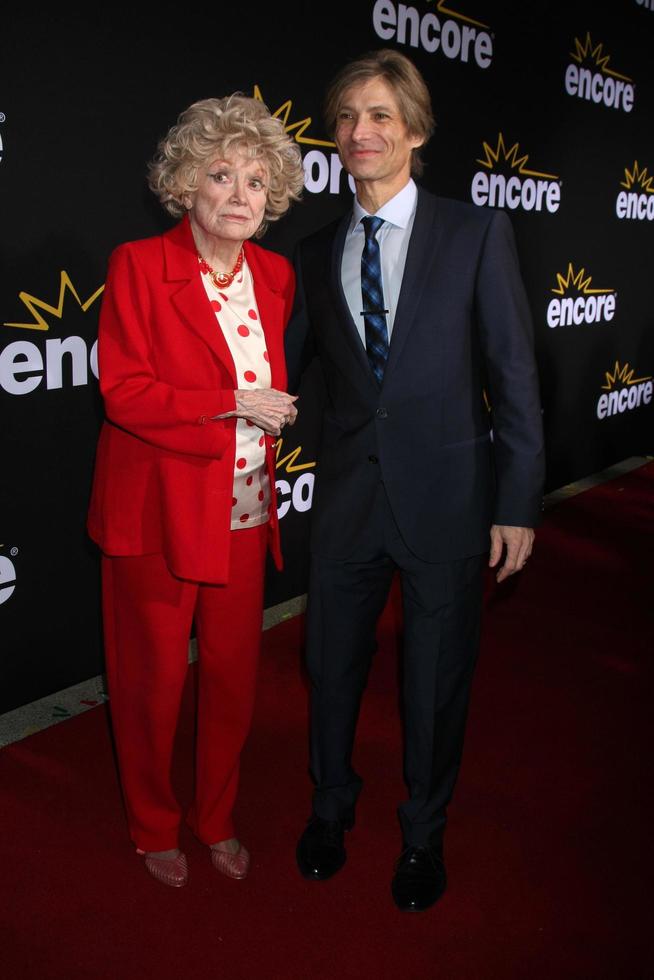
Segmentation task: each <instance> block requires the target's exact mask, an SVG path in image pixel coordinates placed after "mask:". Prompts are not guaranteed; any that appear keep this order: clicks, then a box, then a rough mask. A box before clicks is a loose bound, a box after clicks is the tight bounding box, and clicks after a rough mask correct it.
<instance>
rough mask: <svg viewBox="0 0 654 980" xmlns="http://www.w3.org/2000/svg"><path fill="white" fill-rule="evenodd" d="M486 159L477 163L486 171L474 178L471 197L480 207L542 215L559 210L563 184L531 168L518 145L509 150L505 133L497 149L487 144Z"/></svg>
mask: <svg viewBox="0 0 654 980" xmlns="http://www.w3.org/2000/svg"><path fill="white" fill-rule="evenodd" d="M483 151H484V157H483V159H480V160H477V163H480V164H481V166H482V167H485V168H486V170H478V171H477V173H476V174H475V175H474V177H473V178H472V184H471V187H470V194H471V197H472V201H473V204H476V205H478V206H479V207H486V206H487V207H490V208H509V209H510V210H512V211H515V210H516V208H521V209H522V210H523V211H542V210H543V209H545V210H546V211H549V213H550V214H554V213H555V212H556V211H558V210H559V205H560V203H561V181H560V179H559V178H558V177H557V176H556V175H555V174H546V173H542V172H541V171H539V170H531V169H529V168H528V167H527V163H528V161H529V157H528V155H527V154H526V153H523V154H522V156H521V155H520V147H519V144H518V143H514V144H513V146H512V147H510V148H507V144H506V142H505V140H504V136H503V134H502V133H500V134H499V136H498V137H497V143H496V145H495V147H492V146H491V144H490V143H484V144H483Z"/></svg>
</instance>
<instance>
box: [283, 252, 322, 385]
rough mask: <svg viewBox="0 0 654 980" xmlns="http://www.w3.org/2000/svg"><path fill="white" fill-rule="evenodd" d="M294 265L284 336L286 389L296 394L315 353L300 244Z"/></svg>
mask: <svg viewBox="0 0 654 980" xmlns="http://www.w3.org/2000/svg"><path fill="white" fill-rule="evenodd" d="M294 267H295V301H294V303H293V309H292V311H291V317H290V320H289V323H288V326H287V328H286V334H285V337H284V347H285V351H286V370H287V373H288V390H289V392H291V394H297V392H298V390H299V387H300V379H301V377H302V373H303V372H304V371H305V369H306V368H307V367H308V365H309V363H310V362H311V360H312V359H313V356H314V354H315V343H314V338H313V331H312V329H311V323H310V321H309V314H308V310H307V303H306V297H305V294H304V283H303V277H302V260H301V245H298V246H297V248H296V251H295V258H294Z"/></svg>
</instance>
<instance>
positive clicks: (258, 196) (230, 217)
mask: <svg viewBox="0 0 654 980" xmlns="http://www.w3.org/2000/svg"><path fill="white" fill-rule="evenodd" d="M267 193H268V171H267V168H266V166H265V164H264V163H263V161H262V160H257V159H255V160H252V159H250V158H249V157H247V156H245V155H244V154H243V153H235V154H234V155H233V156H230V157H228V158H227V159H223V158H222V157H215V158H214V159H212V160H210V161H209V162H208V163H207V164H205V165H203V166H202V168H201V169H200V173H199V179H198V187H197V190H196V191H195V192H194V193H193V194H189V195H188V196H187V197H186V198H185V199H184V203H185V204H186V205H187V206H188V204H189V203H190V205H191V207H190V218H191V223H192V224H193V225H194V227H196V228H197V229H198V230H199V231H200V232H201V236H202V237H204V236H209V237H211V238H214V239H218V240H219V241H228V242H242V241H244V240H245V239H246V238H251V237H252V235H254V233H255V231H256V230H257V228H258V227H259V225H260V224H261V222H262V220H263V215H264V211H265V208H266V196H267Z"/></svg>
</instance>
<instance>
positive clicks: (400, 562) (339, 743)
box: [307, 483, 485, 846]
mask: <svg viewBox="0 0 654 980" xmlns="http://www.w3.org/2000/svg"><path fill="white" fill-rule="evenodd" d="M484 564H485V559H484V556H483V555H477V556H474V557H470V558H464V559H461V560H459V561H452V562H443V563H429V562H425V561H422V560H420V559H418V558H416V556H415V555H413V554H412V553H411V552H410V551H409V549H408V548H407V547H406V545H405V544H404V542H403V540H402V538H401V535H400V533H399V531H398V528H397V525H396V523H395V520H394V518H393V514H392V512H391V508H390V505H389V503H388V498H387V496H386V493H385V490H384V487H383V484H381V483H380V485H379V488H378V491H377V494H376V498H375V503H374V506H373V508H372V511H371V513H370V516H369V519H368V520H367V521H366V523H365V525H364V526H363V527H362V528H361V532H360V534H359V536H358V538H357V541H356V542H355V547H354V550H353V553H352V555H351V556H350V557H348V559H347V560H344V561H338V560H334V559H332V558H327V557H324V556H321V555H320V554H319V553H314V554H313V555H312V561H311V573H310V588H309V600H308V608H307V668H308V671H309V675H310V678H311V773H312V777H313V780H314V783H315V791H314V797H313V809H314V813H315V814H316V815H317V816H319V817H322V818H323V819H325V820H335V819H348V818H351V817H352V816H353V814H354V808H355V804H356V801H357V798H358V795H359V792H360V790H361V786H362V780H361V778H360V776H359V775H358V774H357V773H356V772H355V770H354V768H353V766H352V752H353V746H354V737H355V730H356V725H357V719H358V715H359V707H360V703H361V697H362V694H363V691H364V688H365V686H366V681H367V676H368V672H369V669H370V664H371V661H372V657H373V654H374V652H375V649H376V639H375V636H376V627H377V622H378V619H379V617H380V614H381V612H382V611H383V609H384V606H385V604H386V600H387V598H388V594H389V590H390V587H391V583H392V580H393V576H394V574H395V572H396V571H397V572H398V573H399V577H400V583H401V589H402V606H403V620H404V631H403V632H404V635H403V650H402V674H403V680H402V687H403V689H402V706H403V723H404V777H405V782H406V785H407V788H408V793H409V798H408V800H406V801H405V802H403V803H402V804H401V805H400V806H399V808H398V816H399V819H400V825H401V829H402V835H403V839H404V843H405V846H420V845H424V844H433V845H435V846H440V844H441V843H442V837H443V832H444V828H445V821H446V809H447V805H448V803H449V801H450V799H451V796H452V793H453V790H454V785H455V782H456V778H457V775H458V771H459V766H460V762H461V756H462V751H463V739H464V730H465V724H466V716H467V711H468V702H469V695H470V687H471V681H472V676H473V671H474V667H475V663H476V660H477V654H478V648H479V628H480V618H481V601H482V584H483V579H482V571H483V567H484Z"/></svg>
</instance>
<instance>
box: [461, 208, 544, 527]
mask: <svg viewBox="0 0 654 980" xmlns="http://www.w3.org/2000/svg"><path fill="white" fill-rule="evenodd" d="M476 302H477V312H478V323H479V330H480V336H481V344H482V349H483V351H484V356H485V362H486V370H487V376H488V386H489V395H490V402H491V411H492V426H493V450H494V458H495V470H496V504H495V515H494V522H495V523H496V524H510V525H516V526H522V527H533V526H534V525H535V524H537V523H538V520H539V517H540V514H541V511H542V499H543V482H544V469H545V462H544V461H545V453H544V445H543V425H542V417H541V406H540V396H539V385H538V372H537V368H536V361H535V357H534V341H533V325H532V320H531V313H530V310H529V305H528V302H527V296H526V293H525V289H524V286H523V283H522V279H521V276H520V270H519V265H518V257H517V252H516V246H515V238H514V235H513V228H512V226H511V222H510V220H509V218H508V217H507V215H506V214H504V213H503V212H501V211H497V212H495V213H494V214H493V217H492V219H491V221H490V223H489V226H488V230H487V234H486V240H485V243H484V247H483V251H482V255H481V259H480V265H479V269H478V273H477V295H476Z"/></svg>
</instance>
